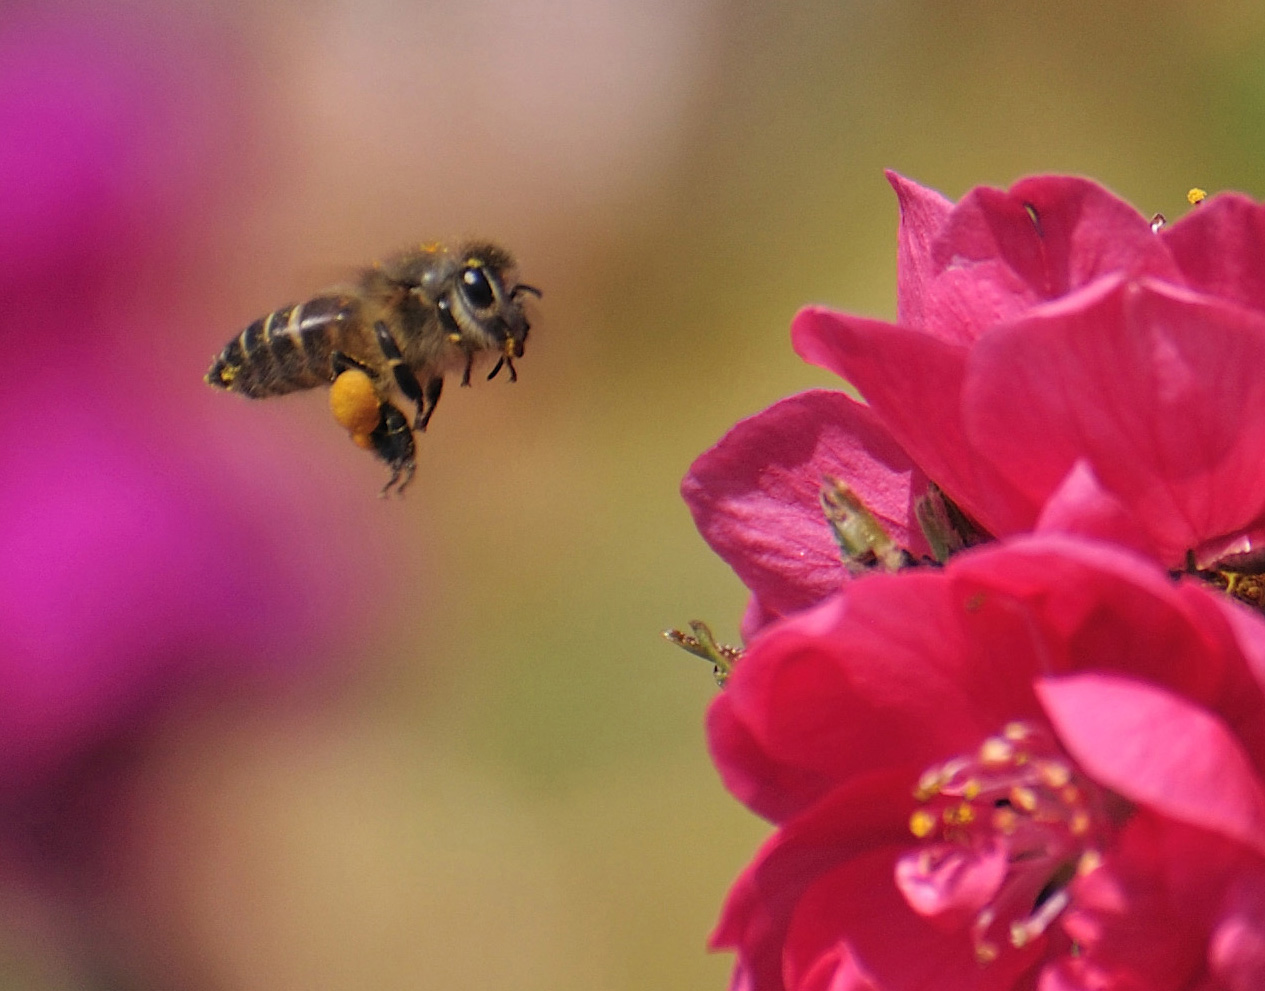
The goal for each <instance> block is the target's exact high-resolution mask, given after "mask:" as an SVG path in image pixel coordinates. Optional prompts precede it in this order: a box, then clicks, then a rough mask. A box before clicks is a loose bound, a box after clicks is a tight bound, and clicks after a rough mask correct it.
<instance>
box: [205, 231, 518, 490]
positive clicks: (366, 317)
mask: <svg viewBox="0 0 1265 991" xmlns="http://www.w3.org/2000/svg"><path fill="white" fill-rule="evenodd" d="M524 295H532V296H536V297H539V296H540V290H539V289H536V288H535V287H534V286H529V285H526V284H525V283H521V282H518V281H517V280H516V278H515V268H514V261H513V259H512V258H511V257H510V255H509V254H508V253H507V252H506V251H504V250H503V249H501V248H498V247H497V246H496V245H493V244H488V243H486V242H474V243H470V244H464V245H461V246H459V247H457V248H456V249H450V248H447V247H444V246H442V245H438V244H430V245H423V246H422V247H420V248H418V249H416V250H413V251H407V252H404V253H403V254H400V255H397V256H396V257H394V258H392V259H390V260H388V261H386V262H383V263H381V264H376V265H374V266H373V267H372V268H367V269H364V270H363V271H362V272H361V273H360V274H359V276H358V277H357V278H356V280H355V281H354V282H353V283H352V284H350V285H349V286H347V287H346V288H335V289H331V290H328V291H327V292H325V293H322V294H321V295H319V296H316V297H315V298H313V299H309V300H308V301H307V302H305V303H298V304H295V305H293V306H285V307H282V308H281V309H279V310H275V311H273V312H272V313H269V314H268V315H267V316H265V317H261V318H260V319H258V320H256V321H255V322H254V323H252V324H251V325H250V326H249V327H247V328H246V329H245V330H243V331H242V332H241V333H240V334H239V335H238V336H237V337H235V338H233V339H232V340H231V341H229V342H228V344H227V345H226V346H225V347H224V350H223V351H221V352H220V355H219V357H217V358H216V359H215V361H214V362H212V364H211V369H210V371H208V372H207V373H206V381H207V384H208V385H212V386H215V387H216V388H219V389H226V390H228V391H229V392H239V393H241V394H242V395H244V396H250V397H251V398H252V399H263V398H266V397H268V396H280V395H283V394H285V393H288V392H296V391H298V390H300V389H314V388H316V387H317V386H330V407H331V409H332V411H333V413H334V417H335V418H336V419H337V420H338V422H339V423H341V424H342V425H343V426H344V427H346V428H347V430H348V431H349V432H350V434H351V436H352V440H354V441H355V442H356V443H357V444H358V445H359V446H361V447H363V448H366V449H368V450H371V451H373V453H374V454H375V455H376V456H377V457H378V458H379V459H381V460H382V461H384V462H386V464H387V467H388V468H390V469H391V477H390V479H389V480H388V481H387V483H386V485H385V486H383V489H382V494H383V495H386V494H387V492H389V491H390V490H391V488H392V487H394V488H395V490H396V491H397V492H403V491H404V489H405V487H406V486H407V485H408V484H409V482H410V481H412V478H413V473H414V472H415V471H416V469H417V462H416V460H415V447H414V443H413V434H414V433H415V432H419V431H424V430H425V429H426V426H427V424H428V423H430V418H431V417H432V416H433V415H434V413H435V407H436V405H438V403H439V396H440V393H441V392H442V391H443V388H444V376H445V375H446V374H447V373H448V372H452V371H456V370H457V369H461V370H462V373H461V384H462V385H469V384H470V375H471V372H472V370H473V368H474V365H475V362H476V361H477V360H479V359H480V358H483V357H485V356H486V357H488V358H490V357H491V356H492V355H495V356H496V363H495V365H493V367H492V370H491V371H490V372H489V373H488V376H487V377H488V378H489V379H492V378H495V377H496V375H497V374H498V373H499V372H500V371H501V369H502V368H504V369H506V370H507V371H508V373H509V379H510V381H511V382H516V381H518V373H517V372H516V371H515V369H514V359H515V358H520V357H522V355H523V346H524V344H525V343H526V341H527V332H528V330H530V329H531V325H530V324H529V323H528V322H527V316H526V314H525V313H524V312H523V296H524ZM400 396H403V398H404V399H405V400H407V401H408V402H410V403H412V404H413V405H414V407H415V408H416V413H415V415H414V417H413V419H412V422H410V421H409V419H408V418H407V417H406V416H405V414H404V412H403V410H401V409H400V407H399V406H398V405H397V404H396V401H397V399H398V398H399V397H400Z"/></svg>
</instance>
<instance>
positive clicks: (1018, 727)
mask: <svg viewBox="0 0 1265 991" xmlns="http://www.w3.org/2000/svg"><path fill="white" fill-rule="evenodd" d="M1001 735H1002V736H1004V737H1005V738H1006V739H1007V740H1010V741H1011V742H1012V743H1021V742H1023V741H1024V740H1026V739H1028V737H1030V736H1031V735H1032V730H1031V728H1030V727H1029V726H1028V724H1027V723H1021V722H1014V723H1007V724H1006V725H1005V726H1003V727H1002V731H1001Z"/></svg>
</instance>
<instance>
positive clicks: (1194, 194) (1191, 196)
mask: <svg viewBox="0 0 1265 991" xmlns="http://www.w3.org/2000/svg"><path fill="white" fill-rule="evenodd" d="M1207 198H1208V193H1207V192H1206V191H1205V190H1202V189H1200V188H1199V187H1198V186H1196V187H1195V188H1194V189H1192V190H1191V191H1190V192H1188V193H1187V194H1186V202H1187V203H1189V204H1190V205H1191V206H1198V205H1199V204H1200V203H1202V202H1203V201H1204V200H1206V199H1207Z"/></svg>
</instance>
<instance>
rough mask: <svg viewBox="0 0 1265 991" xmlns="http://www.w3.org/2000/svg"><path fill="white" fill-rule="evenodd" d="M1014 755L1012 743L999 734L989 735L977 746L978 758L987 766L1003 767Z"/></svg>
mask: <svg viewBox="0 0 1265 991" xmlns="http://www.w3.org/2000/svg"><path fill="white" fill-rule="evenodd" d="M1014 756H1015V747H1014V744H1012V743H1011V742H1010V741H1009V740H1003V739H1002V738H1001V737H999V736H990V737H989V738H988V739H987V740H985V741H984V742H983V743H982V744H981V745H980V748H979V759H980V761H981V763H983V765H984V766H985V767H987V768H998V767H1005V766H1006V765H1007V764H1009V763H1010V762H1011V760H1012V759H1013V758H1014Z"/></svg>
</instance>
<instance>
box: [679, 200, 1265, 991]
mask: <svg viewBox="0 0 1265 991" xmlns="http://www.w3.org/2000/svg"><path fill="white" fill-rule="evenodd" d="M889 178H890V180H891V182H892V185H893V186H894V187H895V189H896V193H897V195H898V197H899V200H900V206H901V227H900V241H899V320H898V322H897V323H895V324H891V323H885V322H881V321H876V320H869V319H864V318H861V317H853V316H846V315H842V314H838V313H833V312H830V311H827V310H823V309H808V310H805V311H804V312H802V313H801V314H800V315H799V316H798V317H797V318H796V320H795V322H794V326H793V328H792V337H793V340H794V345H795V348H796V350H797V351H798V353H799V354H800V355H801V356H803V357H804V358H805V359H807V360H808V361H811V362H814V363H816V364H819V365H821V366H823V367H825V368H828V369H830V370H832V371H834V372H837V373H838V374H839V375H840V376H842V377H843V378H844V379H846V380H847V381H848V382H850V383H851V384H852V385H853V386H854V387H855V388H856V389H857V390H858V391H859V392H860V393H861V395H862V396H863V397H864V399H865V403H864V404H862V403H858V402H856V401H854V400H852V399H851V398H850V397H849V396H847V395H845V394H844V393H842V392H831V391H824V390H818V391H812V392H808V393H804V394H802V395H798V396H793V397H791V398H789V399H787V400H784V401H782V402H780V403H778V404H776V405H775V406H773V407H772V408H770V409H768V410H765V411H764V412H762V413H760V414H758V415H756V416H754V417H752V418H751V419H749V420H746V421H743V422H741V423H739V424H738V425H737V426H735V427H734V428H733V430H731V431H730V432H729V433H728V434H727V435H726V436H725V437H724V438H723V439H722V440H721V441H720V442H719V444H717V446H716V447H715V448H713V449H712V450H710V451H708V452H707V453H705V454H704V455H703V456H702V457H700V458H699V460H698V461H697V462H696V463H695V465H694V466H693V468H692V469H691V471H690V474H689V475H688V476H687V478H686V480H685V483H684V486H683V491H684V494H685V498H686V500H687V502H688V503H689V506H690V508H691V510H692V512H693V514H694V517H695V520H696V522H697V524H698V526H699V529H700V531H701V532H702V534H703V536H704V537H705V538H706V539H707V541H708V542H709V543H710V544H711V546H712V547H713V548H714V549H715V550H716V551H717V552H718V553H719V554H720V555H721V556H722V557H723V558H724V559H725V560H726V561H728V562H729V563H730V564H731V565H732V567H733V568H734V570H735V571H736V572H737V573H738V575H739V576H740V577H741V578H742V580H743V581H744V582H745V583H746V585H747V586H748V587H749V588H750V590H751V592H752V599H751V607H750V608H749V610H748V613H747V616H746V618H745V620H744V627H743V632H744V636H745V637H746V638H747V649H746V650H745V652H744V653H743V655H742V657H741V659H740V660H738V662H737V664H736V666H735V668H734V671H733V674H732V677H730V679H729V680H728V683H727V685H726V687H725V689H724V691H723V692H722V693H721V694H720V695H719V697H718V698H717V699H716V701H715V703H714V704H713V706H712V708H711V712H710V714H709V719H708V730H709V735H710V742H711V749H712V753H713V755H714V758H715V761H716V764H717V766H718V767H719V769H720V772H721V775H722V777H723V778H724V781H725V783H726V785H727V786H728V787H729V789H730V790H731V791H732V792H733V793H734V794H735V795H736V796H737V797H738V798H739V799H741V800H742V801H743V802H744V803H746V804H747V805H748V806H749V807H750V808H751V809H753V810H754V811H755V812H757V813H758V814H760V815H762V816H764V817H766V818H768V819H769V820H770V821H772V822H773V823H774V824H775V825H776V826H777V830H776V832H775V833H774V835H773V836H772V837H771V839H770V840H769V841H768V842H767V843H766V845H765V846H764V848H763V849H762V850H760V852H759V853H758V855H757V856H756V858H755V860H754V862H753V863H752V864H751V865H750V866H749V867H748V868H747V869H746V871H745V872H744V873H743V874H742V876H741V877H740V878H739V879H738V881H737V883H736V884H735V886H734V888H733V890H732V892H731V893H730V896H729V899H728V903H727V905H726V907H725V910H724V913H723V917H722V919H721V922H720V924H719V927H718V928H717V931H716V933H715V934H714V936H713V943H714V945H715V946H717V947H728V948H733V949H735V950H736V951H737V965H736V970H735V974H734V979H733V985H732V986H733V988H734V989H740V991H782V989H786V991H861V989H868V991H897V989H908V991H923V989H926V988H935V989H937V991H958V989H961V991H967V989H970V991H992V989H997V991H1002V989H1033V991H1106V989H1113V991H1114V989H1122V991H1135V989H1136V991H1142V989H1147V991H1169V989H1172V991H1178V989H1191V991H1193V989H1199V991H1250V989H1257V988H1261V987H1265V618H1262V616H1261V614H1260V613H1259V612H1257V611H1254V610H1253V609H1252V608H1250V607H1249V606H1248V605H1246V604H1244V603H1243V602H1241V601H1235V600H1234V599H1233V598H1231V597H1230V596H1228V595H1226V594H1225V592H1224V591H1223V590H1222V589H1221V588H1219V587H1217V585H1216V584H1215V583H1214V582H1212V581H1210V580H1209V579H1210V578H1217V577H1219V578H1221V579H1223V581H1222V584H1226V583H1228V582H1230V581H1231V580H1232V579H1233V578H1234V577H1235V576H1234V575H1233V574H1231V571H1232V570H1233V569H1231V568H1230V567H1229V566H1228V565H1227V564H1226V562H1228V561H1232V560H1233V561H1237V562H1238V564H1239V569H1238V570H1240V571H1251V570H1257V571H1260V570H1265V568H1261V567H1259V566H1257V565H1256V564H1254V563H1251V562H1252V559H1253V558H1254V557H1259V556H1260V555H1259V547H1260V545H1261V534H1262V532H1265V206H1262V205H1259V204H1257V203H1254V202H1252V201H1251V200H1250V199H1248V198H1246V197H1244V196H1240V195H1235V194H1223V195H1219V196H1215V197H1213V198H1211V199H1209V200H1207V201H1206V202H1204V203H1202V204H1201V205H1200V206H1199V207H1198V208H1197V209H1194V210H1192V211H1191V212H1190V213H1189V214H1188V215H1187V216H1185V217H1184V218H1182V219H1181V220H1180V221H1178V222H1176V223H1173V224H1171V225H1160V224H1157V223H1153V222H1152V220H1150V219H1148V218H1147V217H1144V216H1142V215H1141V214H1139V213H1138V212H1137V211H1135V210H1134V209H1133V208H1132V207H1131V206H1129V205H1128V204H1127V203H1124V202H1123V201H1121V200H1119V199H1118V198H1116V197H1115V196H1113V195H1112V194H1111V193H1109V192H1107V191H1106V190H1105V189H1103V188H1101V187H1100V186H1098V185H1096V184H1095V183H1092V182H1089V181H1087V180H1084V179H1078V178H1069V177H1062V176H1042V177H1037V178H1032V179H1027V180H1024V181H1022V182H1019V183H1017V184H1016V185H1015V186H1013V187H1012V188H1011V189H1009V190H1005V191H1003V190H996V189H986V188H979V189H975V190H973V191H971V192H970V193H969V194H968V195H967V196H966V197H965V198H964V199H963V200H962V201H961V202H959V203H957V204H956V205H955V204H953V203H951V202H950V201H948V200H946V199H945V198H944V197H942V196H940V195H939V194H938V193H935V192H933V191H931V190H928V189H925V188H923V187H921V186H918V185H916V184H914V183H912V182H909V181H908V180H905V179H903V178H901V177H899V176H895V175H892V176H889ZM823 479H840V480H842V481H843V482H844V483H846V485H847V487H848V488H849V489H850V490H851V492H852V493H854V494H855V495H856V497H857V498H858V499H859V500H860V502H861V503H863V504H864V505H865V507H866V508H867V509H868V510H869V512H870V513H871V514H872V516H873V518H874V520H876V521H877V522H878V524H880V525H881V528H882V529H883V530H884V531H886V533H887V534H889V535H890V537H891V538H892V539H893V540H894V541H895V542H896V543H897V544H899V545H900V546H901V547H902V548H903V549H904V550H905V551H906V552H907V555H906V558H905V559H906V560H907V561H909V562H911V564H910V566H908V567H903V568H899V569H897V570H884V569H881V568H873V569H870V570H868V571H865V572H864V573H860V574H858V569H857V568H856V567H855V566H854V567H848V566H846V565H847V564H849V563H852V564H854V563H855V562H845V561H844V559H843V557H842V556H841V553H840V550H839V545H838V544H837V543H836V539H835V536H834V534H833V533H832V529H831V527H830V526H829V525H828V523H827V520H826V517H825V515H824V514H823V510H822V506H821V502H820V491H821V489H822V485H823ZM933 484H934V488H929V487H931V486H933ZM937 490H938V491H939V492H942V493H943V494H944V496H945V497H947V500H949V504H951V505H952V506H956V507H957V508H959V509H960V510H961V511H962V513H963V514H965V516H966V517H968V518H969V520H970V521H971V522H972V523H973V524H974V529H975V530H976V531H977V532H978V534H981V535H983V536H984V537H985V538H986V539H985V540H984V541H983V542H982V543H976V544H975V546H972V547H968V548H967V549H964V550H961V551H960V552H958V553H956V554H953V555H952V556H951V557H950V558H949V559H948V560H947V561H946V562H944V563H943V565H942V566H941V565H940V564H936V563H931V562H930V557H931V547H930V546H929V544H928V542H927V539H926V537H925V535H924V533H923V528H922V527H921V526H920V524H919V518H920V517H919V513H918V509H919V507H920V505H922V506H925V505H926V499H927V496H928V493H929V491H930V492H936V491H937ZM1254 549H1255V550H1256V553H1253V552H1254ZM1235 555H1237V557H1236V556H1235ZM1245 562H1246V563H1245ZM1249 577H1251V576H1249ZM1257 577H1259V576H1257Z"/></svg>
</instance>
